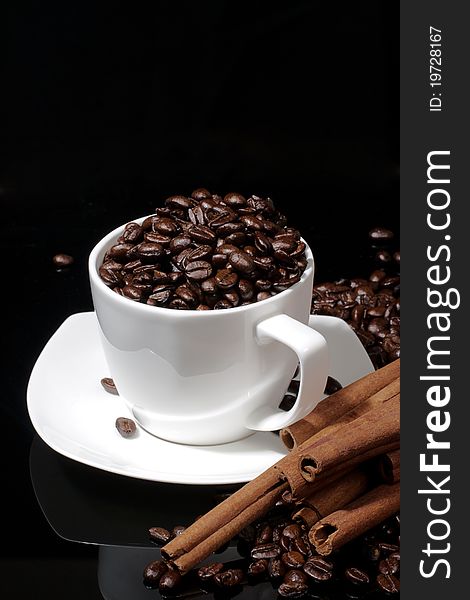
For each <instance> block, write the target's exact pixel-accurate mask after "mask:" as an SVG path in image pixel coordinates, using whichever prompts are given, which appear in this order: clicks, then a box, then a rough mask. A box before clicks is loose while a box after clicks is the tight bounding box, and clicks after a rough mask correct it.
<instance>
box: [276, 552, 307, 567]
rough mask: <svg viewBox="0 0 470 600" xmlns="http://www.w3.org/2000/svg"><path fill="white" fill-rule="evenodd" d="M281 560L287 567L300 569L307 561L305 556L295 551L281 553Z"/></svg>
mask: <svg viewBox="0 0 470 600" xmlns="http://www.w3.org/2000/svg"><path fill="white" fill-rule="evenodd" d="M281 560H282V562H283V563H284V564H285V565H286V567H290V568H291V569H299V568H300V567H301V566H302V565H303V564H304V563H305V558H304V557H303V556H302V554H301V553H300V552H295V551H290V552H284V553H283V554H282V555H281Z"/></svg>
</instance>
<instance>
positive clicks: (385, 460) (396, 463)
mask: <svg viewBox="0 0 470 600" xmlns="http://www.w3.org/2000/svg"><path fill="white" fill-rule="evenodd" d="M376 465H377V471H378V473H379V476H380V478H381V480H382V481H383V482H384V483H388V484H391V483H396V482H397V481H400V450H394V451H393V452H387V453H386V454H384V455H383V456H379V458H378V459H377V463H376Z"/></svg>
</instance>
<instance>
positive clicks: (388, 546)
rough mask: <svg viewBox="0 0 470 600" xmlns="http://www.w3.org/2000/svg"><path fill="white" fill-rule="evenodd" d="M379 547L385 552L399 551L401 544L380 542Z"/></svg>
mask: <svg viewBox="0 0 470 600" xmlns="http://www.w3.org/2000/svg"><path fill="white" fill-rule="evenodd" d="M379 548H380V550H381V552H382V553H385V554H387V553H389V552H398V551H399V550H400V548H399V546H397V545H396V544H389V543H387V542H379Z"/></svg>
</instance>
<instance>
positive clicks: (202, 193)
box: [191, 188, 212, 200]
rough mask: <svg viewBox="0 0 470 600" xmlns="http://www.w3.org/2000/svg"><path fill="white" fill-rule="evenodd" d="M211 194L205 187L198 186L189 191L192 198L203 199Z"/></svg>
mask: <svg viewBox="0 0 470 600" xmlns="http://www.w3.org/2000/svg"><path fill="white" fill-rule="evenodd" d="M211 197H212V194H211V193H210V192H209V190H206V188H198V189H197V190H194V191H193V192H192V193H191V198H194V200H205V199H206V198H211Z"/></svg>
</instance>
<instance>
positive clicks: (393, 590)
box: [377, 574, 400, 594]
mask: <svg viewBox="0 0 470 600" xmlns="http://www.w3.org/2000/svg"><path fill="white" fill-rule="evenodd" d="M377 583H378V585H379V587H380V589H381V590H383V591H384V592H387V593H388V594H398V592H399V591H400V581H399V580H398V579H397V578H396V577H395V575H383V574H380V575H378V576H377Z"/></svg>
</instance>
